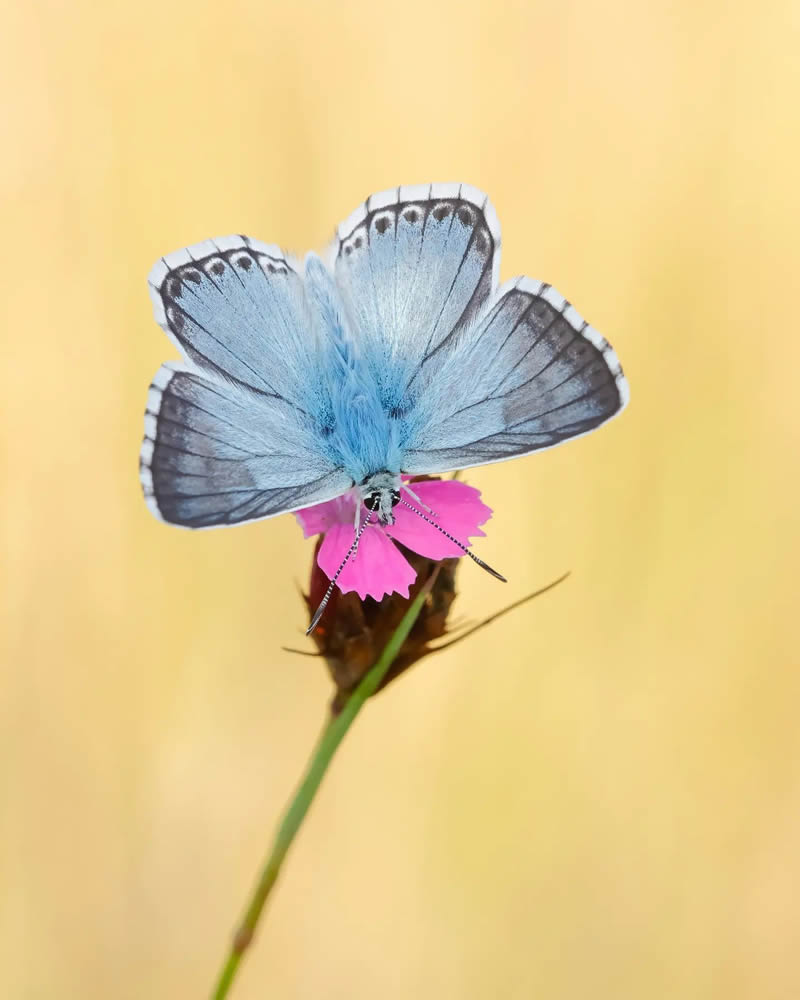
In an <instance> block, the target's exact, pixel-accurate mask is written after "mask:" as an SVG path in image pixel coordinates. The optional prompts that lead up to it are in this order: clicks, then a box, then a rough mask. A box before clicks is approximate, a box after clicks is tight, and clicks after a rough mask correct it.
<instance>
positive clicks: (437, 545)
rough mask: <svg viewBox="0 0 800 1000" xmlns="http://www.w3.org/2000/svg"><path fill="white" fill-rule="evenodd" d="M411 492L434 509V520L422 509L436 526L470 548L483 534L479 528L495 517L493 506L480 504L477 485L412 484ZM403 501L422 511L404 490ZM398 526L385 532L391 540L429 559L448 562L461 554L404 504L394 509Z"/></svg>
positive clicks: (456, 483) (458, 549) (393, 526)
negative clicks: (471, 541) (449, 558)
mask: <svg viewBox="0 0 800 1000" xmlns="http://www.w3.org/2000/svg"><path fill="white" fill-rule="evenodd" d="M411 489H412V490H413V491H414V492H415V493H416V494H417V496H418V497H419V498H420V499H421V500H422V501H423V503H425V504H426V505H427V506H428V507H430V508H431V510H433V512H434V514H436V515H437V516H436V517H433V516H432V515H431V514H429V513H428V512H427V511H426V510H422V513H423V514H424V515H425V517H428V518H431V519H432V520H433V521H435V522H436V524H438V525H441V527H442V528H443V529H444V530H445V531H446V532H448V533H449V534H451V535H453V537H454V538H457V539H458V540H459V542H461V543H462V544H463V545H469V544H470V542H469V539H470V538H472V537H475V536H477V535H483V534H484V533H483V532H482V531H481V530H480V528H479V527H478V525H480V524H484V523H485V522H486V521H488V520H489V518H490V517H491V516H492V509H491V507H487V506H486V504H484V503H481V501H480V495H481V494H480V491H479V490H476V489H475V487H474V486H467V484H466V483H460V482H458V481H457V480H454V479H446V480H439V481H435V480H433V481H431V482H423V483H411ZM403 499H404V500H405V501H407V502H408V503H410V504H411V505H412V507H417V509H420V508H419V505H418V504H417V503H416V501H415V500H414V498H413V497H412V496H410V495H409V494H408V492H407V491H406V490H403ZM394 516H395V523H394V524H393V525H390V526H389V527H388V528H387V529H386V530H387V531H388V533H389V535H391V537H392V538H395V539H397V541H398V542H401V543H402V544H403V545H405V546H407V547H408V548H409V549H412V550H413V551H414V552H419V554H420V555H422V556H427V557H428V558H429V559H445V558H447V557H449V556H459V555H462V552H461V549H460V548H459V547H458V546H457V545H455V544H453V542H451V541H449V540H448V539H447V538H446V537H445V536H444V535H443V534H442V533H441V531H438V530H437V529H436V528H434V527H433V525H432V524H428V523H427V522H426V521H424V520H423V519H422V518H421V517H420V516H419V515H418V514H415V513H414V512H413V511H411V510H409V509H408V507H404V506H403V505H402V504H400V505H398V506H397V507H395V508H394Z"/></svg>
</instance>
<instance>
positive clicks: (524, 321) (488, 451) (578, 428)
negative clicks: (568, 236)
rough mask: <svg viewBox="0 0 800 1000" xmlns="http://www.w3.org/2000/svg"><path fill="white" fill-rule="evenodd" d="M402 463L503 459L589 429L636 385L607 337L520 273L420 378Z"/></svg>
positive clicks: (454, 464) (429, 469)
mask: <svg viewBox="0 0 800 1000" xmlns="http://www.w3.org/2000/svg"><path fill="white" fill-rule="evenodd" d="M411 388H412V392H413V395H414V403H413V407H412V408H411V413H410V417H409V424H410V429H409V433H408V436H407V440H406V452H405V458H404V463H403V471H404V472H408V473H414V474H422V473H434V472H445V471H448V470H450V469H464V468H469V467H470V466H474V465H485V464H488V463H491V462H502V461H504V460H505V459H508V458H515V457H517V456H519V455H527V454H529V453H530V452H533V451H538V450H540V449H543V448H551V447H553V446H554V445H557V444H561V442H563V441H566V440H567V439H569V438H573V437H578V436H580V435H582V434H587V433H588V432H589V431H592V430H594V429H595V428H596V427H599V426H600V424H602V423H604V422H605V421H606V420H608V419H610V418H611V417H613V416H614V415H615V414H617V413H619V412H620V411H621V410H622V409H623V407H624V406H625V405H626V403H627V401H628V386H627V382H626V380H625V376H624V375H623V373H622V368H621V367H620V364H619V361H618V360H617V357H616V355H615V354H614V351H613V350H612V348H611V346H610V345H609V344H608V342H607V341H606V340H605V339H604V338H603V337H602V336H601V335H600V334H599V333H598V332H597V331H596V330H595V329H594V328H593V327H591V326H589V324H588V323H587V322H586V321H585V320H584V319H583V318H582V317H581V316H580V315H579V314H578V312H577V311H576V310H575V309H574V308H573V306H572V305H570V303H569V302H567V301H566V299H564V297H563V296H562V295H560V294H559V293H558V292H557V291H556V290H555V289H554V288H552V287H551V286H550V285H546V284H543V283H542V282H540V281H533V280H531V279H530V278H516V279H514V280H513V281H511V282H508V283H507V284H506V285H504V286H503V288H501V289H500V290H499V291H498V293H497V294H496V296H495V297H494V298H493V300H492V302H491V303H490V305H489V306H488V308H487V309H486V310H485V312H484V313H483V315H482V316H481V318H480V319H479V320H478V322H476V323H475V324H474V326H473V327H472V328H471V329H467V330H466V331H464V332H463V333H462V334H461V336H460V337H458V338H456V339H454V340H452V341H450V342H448V343H447V344H445V346H444V348H443V349H440V350H436V349H434V351H432V352H430V353H429V354H428V355H427V357H426V358H425V359H424V360H423V362H422V365H421V366H420V368H419V371H418V372H417V374H416V375H415V377H414V380H413V382H412V387H411Z"/></svg>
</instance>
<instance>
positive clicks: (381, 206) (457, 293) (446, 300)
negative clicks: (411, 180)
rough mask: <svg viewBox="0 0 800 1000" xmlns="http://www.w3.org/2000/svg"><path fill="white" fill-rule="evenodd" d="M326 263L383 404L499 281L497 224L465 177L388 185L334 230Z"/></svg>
mask: <svg viewBox="0 0 800 1000" xmlns="http://www.w3.org/2000/svg"><path fill="white" fill-rule="evenodd" d="M332 257H333V268H334V273H335V276H336V281H337V284H338V286H339V289H340V292H341V296H342V299H343V301H344V305H345V309H346V311H347V313H348V315H349V317H350V319H351V322H352V323H353V326H354V328H355V331H356V333H357V335H358V338H359V341H360V343H361V345H362V351H363V357H364V359H365V362H366V363H367V364H368V365H369V366H370V367H371V368H372V371H373V375H374V377H375V378H376V379H377V381H378V383H379V385H380V387H381V391H382V397H383V402H384V404H385V406H386V407H387V409H389V410H391V409H392V408H393V407H397V406H400V405H401V403H402V400H403V398H404V397H405V395H406V390H407V387H408V384H409V382H410V380H411V378H412V377H413V375H414V373H415V371H416V368H417V367H418V365H419V362H420V361H421V360H422V359H423V358H425V357H427V356H428V355H430V354H431V353H433V352H434V351H436V350H437V349H439V348H441V347H442V345H443V344H444V343H445V342H447V341H449V340H451V339H452V338H454V337H456V336H457V335H458V333H459V331H461V330H462V329H464V328H465V327H467V326H469V325H470V324H471V323H472V322H474V319H475V317H476V316H478V315H479V313H480V311H481V309H482V308H483V307H484V306H485V304H486V303H487V301H488V300H489V297H490V296H491V294H492V292H493V291H494V289H495V287H496V285H497V276H498V273H499V267H500V226H499V223H498V221H497V215H496V214H495V211H494V209H493V208H492V206H491V204H490V203H489V200H488V198H487V197H486V195H484V194H483V193H482V192H481V191H479V190H478V189H477V188H473V187H470V186H469V185H467V184H426V185H416V186H407V187H398V188H392V189H391V190H389V191H383V192H381V193H379V194H375V195H372V196H371V197H370V198H368V199H367V200H366V201H365V202H364V203H363V204H362V205H361V206H360V207H359V208H358V209H356V211H355V212H353V214H352V215H351V216H350V217H349V218H348V219H347V220H346V221H345V222H343V223H342V224H341V225H340V226H339V229H338V234H337V239H336V241H335V243H334V246H333V248H332Z"/></svg>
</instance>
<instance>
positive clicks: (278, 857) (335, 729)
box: [211, 568, 438, 1000]
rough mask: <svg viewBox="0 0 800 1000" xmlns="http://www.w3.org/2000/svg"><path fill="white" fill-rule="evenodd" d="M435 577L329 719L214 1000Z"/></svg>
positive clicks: (224, 991) (229, 979)
mask: <svg viewBox="0 0 800 1000" xmlns="http://www.w3.org/2000/svg"><path fill="white" fill-rule="evenodd" d="M437 574H438V568H437V569H436V570H434V572H433V573H432V574H431V576H430V577H429V578H428V579H427V580H426V581H425V583H424V585H423V586H422V588H421V589H420V591H419V593H418V594H417V596H416V597H415V598H414V600H413V601H412V603H411V605H410V607H409V609H408V611H406V613H405V615H404V616H403V619H402V621H401V622H400V624H399V625H398V626H397V629H396V630H395V632H394V634H393V635H392V637H391V639H390V640H389V642H388V643H387V644H386V647H385V648H384V650H383V652H382V653H381V655H380V657H379V659H378V662H377V663H376V664H375V666H374V667H371V668H370V670H369V671H368V672H367V673H366V674H365V676H364V677H363V679H362V680H361V683H360V684H359V685H358V687H357V688H356V689H355V691H354V692H353V693H352V694H351V695H350V697H349V698H348V699H347V702H346V704H345V706H344V708H343V709H342V711H341V712H340V713H339V714H338V715H337V716H336V717H335V718H334V719H331V721H330V722H329V723H328V724H327V725H326V727H325V728H324V729H323V731H322V735H321V737H320V739H319V742H318V743H317V746H316V749H315V750H314V752H313V754H312V755H311V759H310V761H309V763H308V767H307V768H306V773H305V776H304V777H303V780H302V781H301V782H300V785H299V786H298V788H297V791H296V792H295V794H294V796H293V798H292V800H291V802H290V803H289V807H288V809H287V810H286V813H285V815H284V817H283V820H282V821H281V824H280V826H279V827H278V832H277V834H276V835H275V840H274V842H273V845H272V850H271V851H270V853H269V856H268V858H267V861H266V863H265V865H264V867H263V869H262V871H261V875H260V877H259V879H258V882H257V883H256V885H255V888H254V889H253V893H252V895H251V897H250V902H249V903H248V905H247V909H246V910H245V914H244V917H243V918H242V922H241V924H240V925H239V929H238V930H237V932H236V934H235V936H234V939H233V944H232V945H231V950H230V953H229V954H228V958H227V960H226V962H225V965H224V966H223V969H222V972H221V973H220V976H219V979H218V980H217V985H216V987H215V988H214V992H213V993H212V994H211V996H212V998H213V1000H224V998H225V997H227V996H228V991H229V990H230V988H231V984H232V983H233V980H234V977H235V976H236V972H237V969H238V968H239V965H240V963H241V961H242V956H243V955H244V953H245V951H246V949H247V946H248V945H249V944H250V942H251V941H252V940H253V934H254V933H255V929H256V925H257V924H258V920H259V918H260V916H261V913H262V911H263V909H264V904H265V903H266V902H267V899H268V898H269V894H270V892H271V891H272V887H273V886H274V885H275V882H276V880H277V878H278V875H279V873H280V870H281V866H282V865H283V861H284V859H285V857H286V854H287V853H288V851H289V848H290V847H291V845H292V842H293V841H294V838H295V837H296V835H297V832H298V830H299V829H300V826H301V824H302V822H303V820H304V819H305V816H306V813H307V812H308V809H309V806H310V805H311V803H312V802H313V801H314V796H315V795H316V794H317V790H318V788H319V786H320V784H321V782H322V779H323V777H324V776H325V772H326V771H327V770H328V766H329V765H330V762H331V760H332V759H333V755H334V754H335V753H336V751H337V750H338V748H339V744H340V743H341V742H342V740H343V739H344V736H345V733H346V732H347V730H348V729H349V728H350V726H351V725H352V723H353V720H354V719H355V717H356V716H357V715H358V713H359V712H360V711H361V709H362V707H363V705H364V702H365V701H366V700H367V699H368V698H369V697H370V696H371V695H373V694H375V692H376V691H377V689H378V687H379V686H380V683H381V681H382V680H383V678H384V677H385V676H386V673H387V671H388V670H389V667H390V666H391V665H392V661H393V660H394V658H395V657H396V656H397V654H398V653H399V652H400V649H401V647H402V645H403V643H404V642H405V641H406V638H407V637H408V633H409V632H410V631H411V629H412V628H413V626H414V622H415V621H416V620H417V617H418V615H419V613H420V611H421V610H422V605H423V604H424V603H425V599H426V598H427V596H428V594H429V593H430V592H431V589H432V587H433V584H434V582H435V580H436V576H437Z"/></svg>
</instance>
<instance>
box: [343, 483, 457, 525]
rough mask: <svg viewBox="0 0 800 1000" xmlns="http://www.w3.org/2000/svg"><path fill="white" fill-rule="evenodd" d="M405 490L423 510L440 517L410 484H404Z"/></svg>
mask: <svg viewBox="0 0 800 1000" xmlns="http://www.w3.org/2000/svg"><path fill="white" fill-rule="evenodd" d="M403 489H404V490H405V491H406V493H408V495H409V496H410V497H412V498H413V499H414V500H415V501H416V502H417V503H418V504H419V506H420V507H422V509H423V510H425V511H427V512H428V513H429V514H430V515H431V516H432V517H438V516H439V515H438V514H437V513H436V512H435V511H433V510H431V509H430V507H429V506H428V505H427V504H426V503H424V502H423V501H422V500H421V499H420V498H419V497H418V496H417V494H416V493H415V492H414V491H413V490H412V489H411V487H410V486H409V485H408V483H403ZM356 524H358V521H356Z"/></svg>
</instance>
